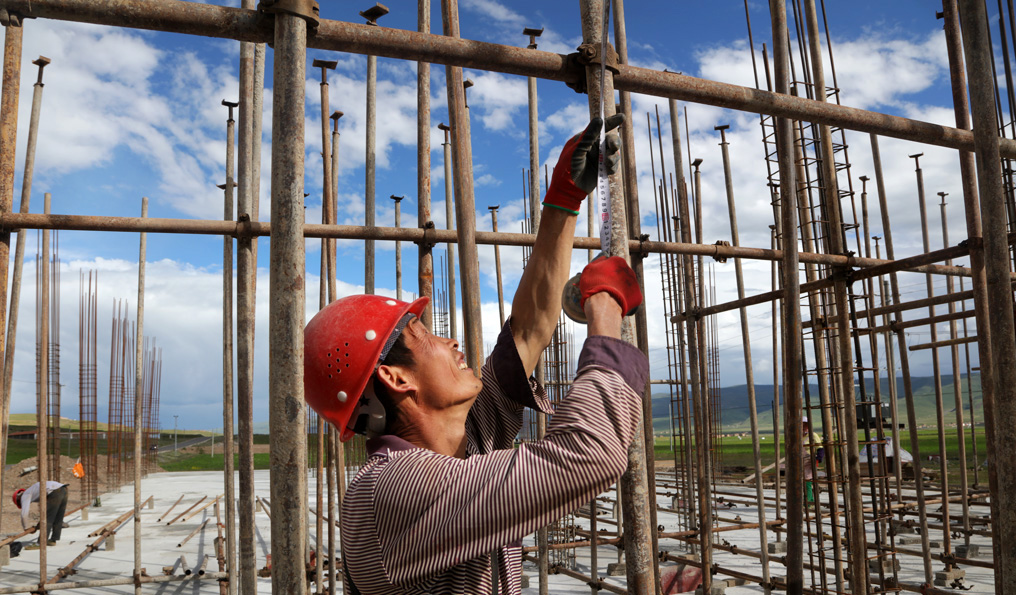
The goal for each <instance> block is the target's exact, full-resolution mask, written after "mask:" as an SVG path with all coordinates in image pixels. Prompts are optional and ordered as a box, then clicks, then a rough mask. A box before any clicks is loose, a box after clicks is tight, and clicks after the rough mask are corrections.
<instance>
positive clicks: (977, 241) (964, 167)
mask: <svg viewBox="0 0 1016 595" xmlns="http://www.w3.org/2000/svg"><path fill="white" fill-rule="evenodd" d="M942 17H943V19H944V20H945V40H946V49H947V53H948V56H949V73H950V79H951V81H952V94H953V111H954V112H955V117H956V127H957V128H960V129H963V130H969V129H970V105H969V103H968V100H967V77H966V70H965V68H964V64H963V47H962V42H961V39H960V19H959V12H958V6H957V2H956V0H943V2H942ZM959 160H960V179H961V180H962V185H963V205H964V215H965V218H966V224H967V237H968V238H969V239H970V240H971V241H970V246H971V248H970V268H971V269H973V275H972V276H971V279H970V281H971V289H972V290H973V292H974V316H975V317H976V323H977V356H978V361H979V363H980V367H981V375H980V379H981V402H982V404H983V405H982V407H983V410H984V430H985V436H986V438H987V442H988V445H989V448H990V445H991V444H992V443H993V437H994V435H995V430H994V428H995V425H994V419H995V386H996V382H995V377H994V376H993V375H992V374H991V373H990V371H991V370H992V367H993V356H992V338H991V335H992V328H991V322H990V321H989V314H988V306H989V302H988V281H987V275H986V273H985V267H984V254H985V253H984V244H983V241H982V229H981V207H980V204H978V195H977V173H976V171H977V168H976V164H975V160H974V153H973V152H971V151H960V152H959ZM961 287H962V280H961ZM963 324H964V328H966V321H964V323H963ZM968 353H969V352H968ZM968 366H969V362H968ZM985 371H988V373H985ZM971 415H973V409H971ZM974 446H975V449H976V442H975V444H974ZM975 453H976V450H975ZM975 458H976V457H975ZM974 480H975V483H976V482H977V467H976V466H975V467H974ZM988 489H989V491H990V492H991V493H992V494H997V493H998V489H999V488H998V478H997V476H996V475H995V474H994V471H993V470H992V466H991V465H990V464H989V466H988ZM989 505H990V507H991V508H990V510H991V519H992V532H993V534H994V535H996V536H997V535H998V531H999V526H998V519H999V518H1000V515H1001V511H1000V510H999V502H998V499H997V498H991V499H990V503H989ZM992 545H993V548H994V547H995V546H997V542H995V541H993V543H992ZM996 553H997V551H996ZM996 559H998V558H996ZM1001 577H1002V569H1001V568H998V569H996V574H995V585H996V587H998V586H999V585H1001ZM998 588H1001V587H998Z"/></svg>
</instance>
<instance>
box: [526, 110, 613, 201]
mask: <svg viewBox="0 0 1016 595" xmlns="http://www.w3.org/2000/svg"><path fill="white" fill-rule="evenodd" d="M621 122H624V114H614V115H613V116H611V117H609V118H607V132H608V134H607V143H606V144H607V151H606V153H607V154H606V156H605V157H604V159H605V162H606V166H607V173H609V174H613V173H615V172H616V171H617V164H618V161H619V160H620V155H619V154H618V151H619V150H620V149H621V142H620V140H618V138H617V133H611V131H612V130H614V129H615V128H617V127H618V126H620V124H621ZM602 126H603V120H601V119H600V118H598V117H597V118H593V119H592V120H591V121H590V122H589V126H586V129H585V130H584V131H583V132H582V133H581V134H576V135H575V136H573V137H572V138H571V139H570V140H569V141H568V142H567V143H565V145H564V149H562V150H561V156H560V157H558V159H557V165H555V166H554V175H553V177H552V178H551V180H550V188H548V189H547V195H546V196H545V197H544V198H543V204H545V205H548V206H553V207H557V208H559V209H562V210H565V211H568V212H569V213H574V214H576V215H578V213H579V208H580V207H581V206H582V201H583V200H585V198H586V196H588V195H589V193H590V192H592V191H593V190H594V189H595V188H596V178H597V168H598V166H599V159H600V143H599V138H600V128H601V127H602Z"/></svg>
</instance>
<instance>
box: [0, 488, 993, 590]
mask: <svg viewBox="0 0 1016 595" xmlns="http://www.w3.org/2000/svg"><path fill="white" fill-rule="evenodd" d="M254 477H255V484H254V493H255V495H256V496H258V497H259V498H261V499H268V500H270V494H269V472H268V471H255V474H254ZM314 486H315V484H314V478H313V474H312V473H311V475H310V476H309V478H308V487H309V492H310V499H311V501H310V502H309V508H311V509H317V507H318V506H317V503H316V502H315V501H314V499H315V492H316V490H315V487H314ZM722 489H723V491H725V492H734V493H736V494H737V496H735V497H731V496H727V497H726V500H727V501H731V500H733V501H736V502H737V503H736V505H735V506H734V507H727V506H725V505H722V504H721V505H720V506H719V507H718V508H717V512H718V514H719V516H721V517H723V518H735V517H736V518H739V519H740V520H741V521H742V522H745V523H752V522H756V521H757V519H758V514H757V510H756V508H755V507H754V506H751V505H748V504H746V502H748V501H752V500H754V498H755V490H754V488H753V487H751V486H731V485H723V486H722ZM141 492H142V495H141V497H142V500H146V499H148V497H149V496H152V497H153V501H152V505H151V506H146V507H143V508H142V512H141V521H142V522H141V530H142V532H143V534H142V550H141V551H142V554H141V566H142V567H143V568H144V569H145V571H146V573H147V574H148V575H149V576H157V575H162V574H163V568H164V567H167V566H169V567H174V573H175V574H176V575H183V567H182V566H181V564H180V563H179V560H180V558H181V556H182V557H183V558H184V559H185V561H186V563H187V567H189V568H190V569H191V570H192V571H196V570H197V569H198V568H199V567H200V566H201V563H202V560H204V557H205V556H210V558H209V560H208V562H207V565H206V566H205V569H206V570H207V571H208V572H216V571H218V570H219V568H218V565H217V563H216V558H215V551H214V539H215V536H216V528H215V510H214V506H209V507H208V508H205V509H204V510H203V511H201V512H200V513H198V514H197V515H195V516H193V517H192V518H187V519H184V520H181V521H177V522H175V523H174V524H172V525H168V524H167V522H168V520H171V519H172V518H173V517H175V516H177V515H178V514H179V513H181V512H183V511H184V510H185V509H187V508H188V507H190V506H191V505H192V504H194V503H196V502H198V500H199V499H200V498H202V497H205V500H204V501H203V503H207V502H208V501H209V500H211V499H214V498H215V497H216V496H218V495H219V494H221V493H222V475H221V474H220V473H210V472H185V473H154V474H152V475H150V476H149V477H147V478H145V479H144V480H143V481H142V489H141ZM72 494H73V497H74V498H78V496H77V494H76V493H75V490H73V489H72ZM181 495H182V496H183V499H182V500H180V503H179V504H177V505H176V507H175V508H174V510H173V512H172V514H169V515H166V512H167V510H168V509H169V508H170V506H172V505H173V504H174V502H176V501H177V500H178V499H179V498H180V496H181ZM766 495H767V496H768V497H773V496H774V493H773V492H772V490H766ZM604 496H605V497H607V498H613V496H614V492H613V491H609V492H607V493H605V494H604ZM133 499H134V493H133V487H132V486H131V485H130V484H128V485H125V486H123V487H121V488H120V489H119V490H117V491H107V492H105V493H104V494H103V495H102V497H101V500H102V506H101V507H99V508H89V509H88V519H87V520H84V519H83V518H82V513H80V512H75V513H74V514H71V515H69V516H68V518H67V519H66V521H67V522H68V523H69V525H70V526H69V527H68V528H67V529H64V531H63V537H62V539H61V540H60V542H59V543H58V544H57V545H56V546H53V547H49V548H47V558H48V559H47V565H48V569H47V576H49V577H53V576H54V575H55V574H56V573H57V571H58V570H59V569H60V568H62V567H64V566H65V565H67V564H68V563H69V562H70V561H71V560H72V559H74V558H75V557H76V556H78V555H79V554H81V553H82V552H83V551H84V550H85V548H86V547H87V546H88V545H89V544H92V543H93V542H94V541H95V539H96V538H94V537H93V538H89V537H88V534H89V533H91V532H93V531H96V530H97V529H99V528H100V527H102V526H103V525H105V524H107V523H109V522H110V521H112V520H114V519H116V518H117V517H118V516H120V515H122V514H123V513H124V512H127V511H129V510H130V509H131V507H132V505H133ZM657 503H658V505H659V506H660V507H662V508H663V509H669V507H670V506H671V505H672V502H671V499H670V498H668V497H665V496H662V495H661V496H659V497H658V500H657ZM604 507H606V508H604ZM10 508H12V507H5V509H10ZM611 508H612V506H611V503H610V502H607V503H604V502H601V510H605V511H604V512H601V518H602V519H605V520H604V522H602V523H601V524H600V527H601V528H602V527H608V528H613V526H612V525H609V524H608V521H607V520H606V519H610V518H611V513H610V509H611ZM956 508H957V509H958V506H957V507H956ZM767 512H768V514H769V515H770V516H769V517H768V519H769V520H771V519H772V515H773V512H774V511H773V510H772V509H770V510H768V511H767ZM163 516H167V518H163V519H162V521H161V522H157V519H159V518H160V517H163ZM33 519H34V515H33ZM205 520H209V522H208V524H207V525H205V527H204V529H203V530H202V531H199V532H198V533H197V534H196V535H195V536H194V537H193V538H192V539H191V540H190V541H189V542H187V543H186V544H184V545H183V547H178V545H177V544H179V543H180V542H181V541H182V540H183V539H184V538H185V537H187V535H188V534H190V533H191V532H192V531H193V530H194V529H195V528H197V527H199V526H200V525H201V523H202V522H204V521H205ZM658 523H659V524H660V525H662V526H663V530H664V531H665V532H673V531H679V530H683V529H685V527H684V526H682V525H681V524H680V523H681V520H680V516H679V515H678V514H677V513H674V512H669V511H667V510H660V512H659V519H658ZM255 524H256V531H255V537H256V540H257V543H256V544H255V549H256V552H257V566H258V568H259V569H262V568H264V567H265V566H266V564H267V560H268V559H267V556H268V554H270V553H271V533H270V530H271V521H270V519H269V516H268V514H266V513H265V511H264V510H262V509H261V508H260V507H259V508H258V509H257V512H256V513H255ZM575 524H576V525H577V527H579V528H587V527H588V521H587V520H586V519H584V518H577V519H576V520H575ZM308 526H309V527H310V533H311V536H310V540H311V545H310V547H311V548H312V549H316V548H317V545H316V541H315V539H314V535H313V533H314V529H313V527H314V519H313V517H311V518H308ZM866 526H867V527H869V540H874V538H875V535H874V533H873V528H872V525H871V524H870V523H868V524H867V525H866ZM12 530H13V528H12V527H10V525H9V523H8V524H5V528H4V531H3V533H4V534H5V535H7V534H10V533H11V531H12ZM716 535H717V540H718V542H720V543H726V544H729V545H734V546H737V547H739V548H743V549H744V550H749V551H754V552H758V551H759V546H758V543H759V532H758V529H755V528H752V529H740V530H736V531H724V532H722V533H717V534H716ZM929 535H930V537H931V540H932V542H934V543H933V545H934V544H936V543H937V544H938V546H939V547H937V548H933V550H932V551H933V552H934V553H938V552H941V551H942V549H941V543H940V542H941V531H938V532H935V531H932V532H930V534H929ZM34 538H35V536H34V535H32V536H28V537H26V538H22V542H23V543H25V544H27V543H30V542H31V541H34V540H35V539H34ZM133 539H134V523H133V521H131V520H128V521H127V522H125V523H124V524H123V525H122V526H121V528H120V529H119V531H118V532H117V533H116V536H115V543H114V546H113V547H112V548H110V547H108V545H105V544H104V545H100V546H99V547H98V549H97V550H96V551H94V552H93V553H91V554H90V555H88V556H87V557H86V558H85V559H84V560H83V561H82V562H81V564H80V565H79V566H78V568H77V571H76V573H75V574H72V575H71V576H70V577H68V578H67V579H64V582H68V581H86V580H102V579H111V578H118V577H119V578H122V577H129V576H131V573H132V569H133ZM769 539H770V540H772V541H775V540H776V534H775V533H773V532H769ZM806 539H807V538H806ZM960 541H961V540H959V539H956V540H954V543H959V542H960ZM828 543H829V541H828V540H827V541H826V544H827V545H828ZM972 543H974V544H977V545H979V546H980V555H979V556H977V557H976V559H978V560H981V561H989V560H990V558H991V551H990V543H989V540H988V538H987V537H980V536H975V537H974V538H973V539H972ZM524 544H525V545H534V540H533V537H532V536H530V537H528V538H526V539H525V540H524ZM660 546H661V549H663V550H668V551H670V552H671V553H672V554H674V555H679V554H683V553H686V552H687V551H688V550H687V546H685V545H683V544H679V543H678V542H677V541H676V540H667V539H665V540H661V543H660ZM814 547H815V543H814V541H812V543H811V544H810V545H809V544H807V543H806V546H805V552H806V554H805V563H806V564H807V563H809V562H810V558H809V556H808V554H807V552H808V551H810V550H811V549H812V548H814ZM907 547H908V548H909V549H919V546H913V545H911V546H907ZM597 551H598V557H599V573H600V575H601V576H603V575H605V574H606V565H607V564H608V563H611V562H616V561H617V549H616V548H614V547H613V546H606V547H603V546H601V547H600V548H598V550H597ZM589 554H590V549H589V548H588V547H585V548H579V549H578V550H577V552H576V559H575V561H574V564H575V566H574V568H573V570H575V571H577V572H580V573H584V574H588V573H589V562H590V558H589ZM781 555H782V554H775V556H781ZM827 557H828V559H829V560H830V562H829V566H830V568H831V567H832V562H831V558H832V555H831V552H830V553H828V555H827ZM899 560H900V564H901V568H900V571H899V578H900V580H901V581H903V582H905V583H908V584H914V585H916V584H919V583H921V582H923V575H924V573H923V565H922V561H921V558H920V557H916V556H900V558H899ZM713 562H714V564H717V565H719V566H720V567H723V568H729V569H736V570H737V571H740V572H744V573H747V574H751V575H760V573H761V566H760V565H759V561H758V559H757V558H755V557H751V556H748V555H735V554H731V553H728V552H722V551H714V560H713ZM942 566H943V565H942V563H941V562H937V561H936V562H933V567H934V569H935V571H939V570H942ZM770 567H771V572H772V573H773V575H774V576H780V577H782V576H784V575H785V572H784V569H783V567H782V565H780V564H779V563H777V562H771V563H770ZM524 570H525V574H526V575H527V576H528V577H529V586H528V588H525V589H523V593H525V594H527V595H528V594H535V593H538V584H537V582H538V579H537V573H536V568H535V565H533V564H532V563H529V562H526V563H525V567H524ZM964 570H966V577H965V578H964V581H963V583H964V586H965V587H972V588H971V590H970V591H968V592H970V593H992V592H993V590H994V587H993V583H992V581H993V574H992V571H991V570H989V569H984V568H974V567H967V568H965V569H964ZM190 577H191V578H189V579H188V580H185V581H181V582H168V583H161V584H153V585H147V586H145V587H144V588H143V590H144V592H146V593H192V594H196V593H209V594H211V593H218V592H219V587H218V584H217V582H216V581H215V580H203V579H198V578H197V575H196V572H195V573H194V574H191V575H190ZM812 577H815V578H814V579H813V578H812ZM39 578H40V577H39V552H38V551H23V552H22V553H21V555H20V556H19V557H17V558H14V559H12V560H11V563H10V564H9V565H8V566H5V567H0V587H11V586H15V585H28V584H32V583H35V584H38V581H39ZM724 578H725V577H724V576H721V575H718V576H717V577H716V580H717V581H722V580H723V579H724ZM811 580H816V581H817V580H818V579H817V572H816V573H814V574H811V573H810V572H809V571H808V570H807V569H806V571H805V581H806V584H807V583H809V582H810V581H811ZM830 580H831V578H830ZM549 581H550V585H549V586H550V592H551V593H576V594H577V593H588V592H589V587H588V586H587V585H585V584H584V583H582V582H580V581H578V580H576V579H574V578H570V577H568V576H565V575H563V574H550V576H549ZM604 581H605V582H606V583H608V584H610V585H613V586H616V587H619V588H621V589H623V588H624V586H625V579H624V577H623V576H620V577H613V576H609V577H605V578H604ZM132 590H133V587H132V586H130V585H122V586H115V587H112V586H104V587H96V588H84V589H80V590H78V592H80V593H86V594H96V595H97V594H108V593H130V592H131V591H132ZM338 591H339V592H342V591H341V586H340V588H339V590H338ZM258 592H259V593H270V592H271V579H270V578H267V577H262V578H259V579H258ZM309 592H314V589H313V588H312V589H311V590H310V591H309ZM761 592H762V589H761V588H760V587H758V586H750V585H748V586H730V587H728V588H727V589H726V593H729V594H730V595H742V594H747V593H761ZM957 592H959V591H957Z"/></svg>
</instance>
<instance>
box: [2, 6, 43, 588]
mask: <svg viewBox="0 0 1016 595" xmlns="http://www.w3.org/2000/svg"><path fill="white" fill-rule="evenodd" d="M0 23H2V24H3V25H4V64H3V91H2V93H0V213H9V212H10V211H11V206H12V205H13V203H14V149H15V147H16V146H17V136H18V95H19V93H20V89H21V38H22V29H21V19H20V18H19V17H17V16H12V15H10V14H8V13H7V11H6V10H4V9H0ZM10 251H11V236H10V232H0V329H3V328H5V327H6V326H7V267H8V261H9V259H10ZM3 340H4V337H3V334H2V333H0V341H3ZM5 351H6V350H5V346H4V345H3V344H2V343H0V352H5ZM5 359H6V358H5ZM5 373H6V372H5ZM10 410H11V401H10V390H4V391H3V392H2V393H0V461H6V460H7V458H6V457H7V427H8V421H9V419H10ZM2 481H3V480H0V488H2V487H3V485H2ZM2 511H3V508H0V512H2ZM43 582H45V580H43Z"/></svg>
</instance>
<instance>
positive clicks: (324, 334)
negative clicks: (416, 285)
mask: <svg viewBox="0 0 1016 595" xmlns="http://www.w3.org/2000/svg"><path fill="white" fill-rule="evenodd" d="M429 302H430V298H427V297H422V298H420V299H418V300H416V301H414V302H412V303H408V302H401V301H399V300H395V299H392V298H387V297H384V296H378V295H352V296H348V297H344V298H341V299H338V300H335V301H334V302H332V303H331V304H329V305H327V306H325V308H324V309H322V310H321V311H320V312H318V313H317V314H316V315H315V316H314V318H312V319H311V321H310V322H309V323H307V328H306V329H305V330H304V335H303V352H304V364H303V372H304V374H303V389H304V393H305V395H306V399H307V404H308V405H310V407H311V409H313V410H314V411H316V412H318V413H319V414H320V415H321V417H323V418H325V420H326V421H328V422H330V423H331V424H332V425H334V426H335V427H336V428H339V430H340V437H341V439H342V440H343V441H346V440H349V439H350V438H352V437H353V431H352V430H351V429H350V428H349V427H347V426H348V425H349V420H350V418H351V417H352V416H353V412H354V411H356V409H357V407H358V405H359V401H360V397H361V395H363V394H364V391H365V390H366V391H368V392H370V391H371V387H370V385H369V380H370V379H371V377H372V376H373V375H374V371H375V370H376V368H377V365H378V363H379V362H378V359H379V358H380V356H381V352H382V350H383V349H384V347H385V343H386V341H387V340H388V338H389V337H390V336H391V334H392V331H394V330H395V328H396V326H397V325H398V324H399V321H400V320H402V318H403V316H405V315H406V314H414V315H416V316H419V315H420V314H421V313H423V309H424V308H426V307H427V304H428V303H429Z"/></svg>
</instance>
